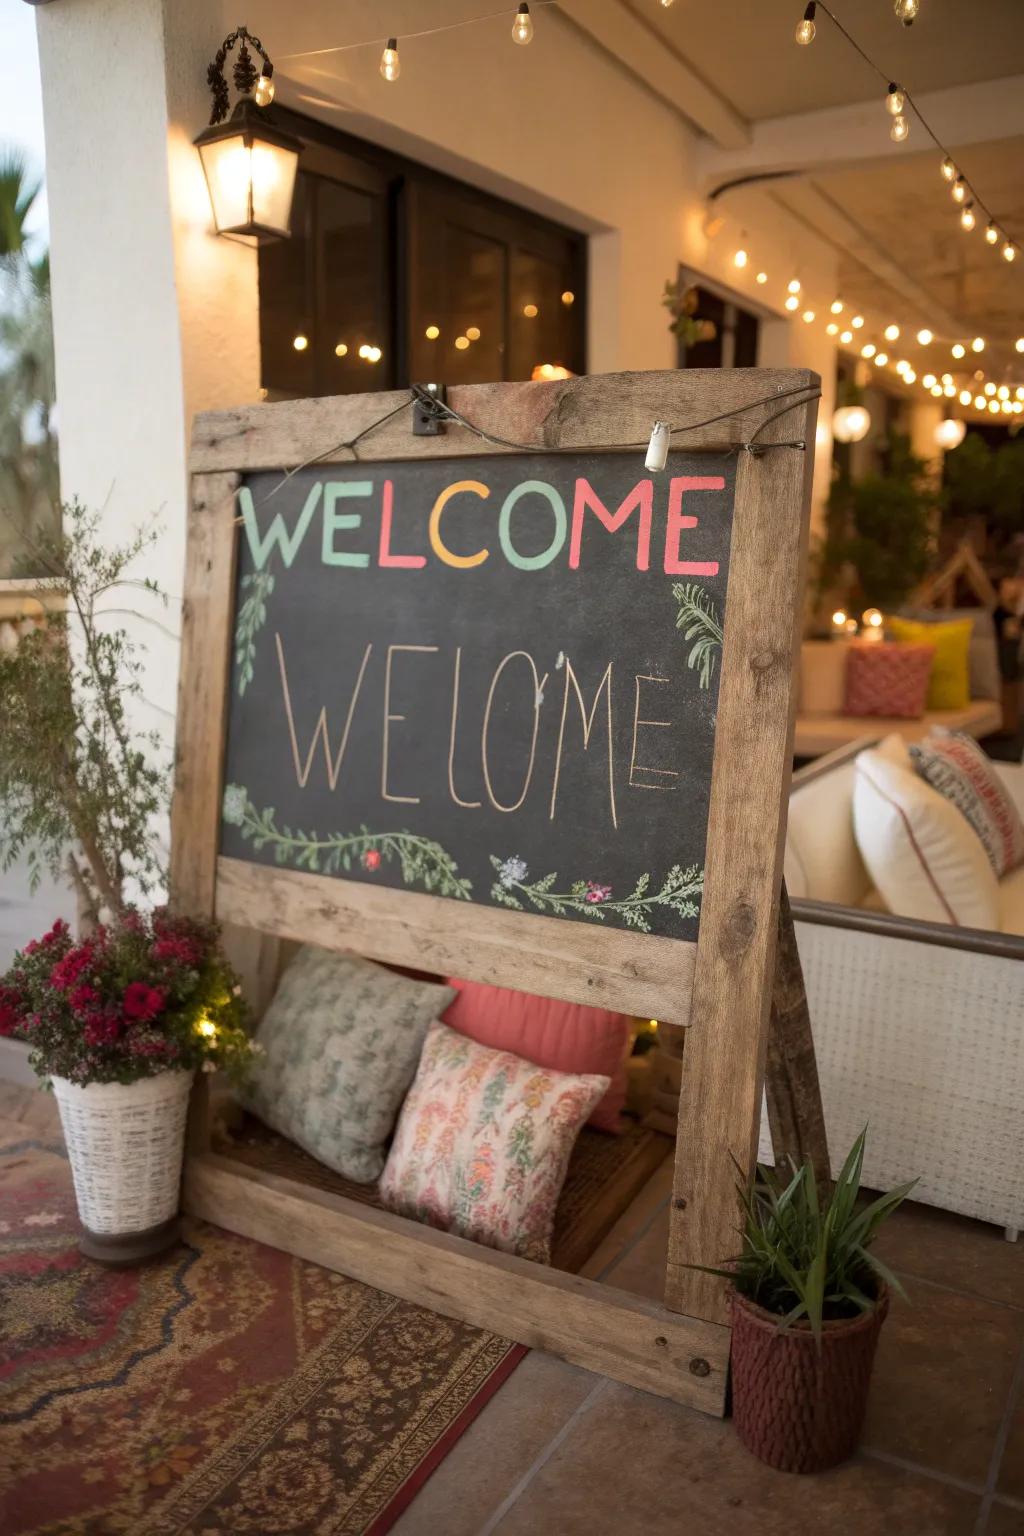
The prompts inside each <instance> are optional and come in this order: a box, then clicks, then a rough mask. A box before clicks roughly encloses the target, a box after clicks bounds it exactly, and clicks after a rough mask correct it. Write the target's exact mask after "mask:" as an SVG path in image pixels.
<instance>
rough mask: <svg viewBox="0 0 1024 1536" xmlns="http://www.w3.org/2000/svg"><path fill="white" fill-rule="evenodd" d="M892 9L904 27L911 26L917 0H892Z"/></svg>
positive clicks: (914, 17)
mask: <svg viewBox="0 0 1024 1536" xmlns="http://www.w3.org/2000/svg"><path fill="white" fill-rule="evenodd" d="M893 10H894V11H895V13H896V20H897V21H901V22H902V23H903V25H904V26H905V27H912V26H913V24H914V21H915V19H916V17H917V12H918V0H893Z"/></svg>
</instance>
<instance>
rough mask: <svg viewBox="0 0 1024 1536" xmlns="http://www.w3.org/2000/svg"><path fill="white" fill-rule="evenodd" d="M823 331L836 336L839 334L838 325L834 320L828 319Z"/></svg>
mask: <svg viewBox="0 0 1024 1536" xmlns="http://www.w3.org/2000/svg"><path fill="white" fill-rule="evenodd" d="M825 332H826V334H827V335H829V336H838V335H839V327H838V325H836V323H835V321H834V320H830V321H829V323H828V325H826V327H825Z"/></svg>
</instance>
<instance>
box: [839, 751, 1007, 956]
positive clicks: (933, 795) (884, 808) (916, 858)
mask: <svg viewBox="0 0 1024 1536" xmlns="http://www.w3.org/2000/svg"><path fill="white" fill-rule="evenodd" d="M883 745H884V744H883ZM854 768H855V775H854V787H853V830H854V835H855V836H856V839H857V847H858V848H859V849H860V856H861V858H862V859H863V860H864V863H865V864H866V866H867V869H868V873H869V875H870V876H871V879H872V882H873V883H874V885H875V886H876V887H877V889H878V890H879V892H880V893H881V895H882V898H883V900H884V901H885V904H886V906H887V907H888V908H889V911H890V912H897V913H899V914H900V915H901V916H903V917H916V918H920V919H922V920H923V921H925V922H933V923H954V924H957V925H959V926H963V927H966V928H987V929H995V930H998V928H999V886H998V883H997V881H996V877H995V875H994V874H993V872H992V866H991V864H990V863H989V861H988V855H987V854H986V852H985V849H984V847H983V846H982V843H981V839H980V838H979V837H978V836H977V835H976V834H975V833H974V832H973V831H972V830H971V828H970V827H969V826H968V824H967V822H966V820H965V819H964V817H963V816H962V815H961V814H960V812H959V811H958V810H957V809H956V807H955V806H953V805H950V803H949V801H948V800H944V799H943V797H942V796H941V795H940V794H939V793H938V791H937V790H934V789H932V787H931V785H930V784H926V783H925V782H924V780H923V779H920V778H919V777H918V776H917V774H916V773H914V772H913V770H912V769H911V768H910V767H903V766H901V764H899V763H898V762H895V761H893V757H892V754H891V753H890V752H888V751H886V750H878V749H873V750H870V751H867V752H861V753H859V754H858V756H857V759H856V762H855V764H854Z"/></svg>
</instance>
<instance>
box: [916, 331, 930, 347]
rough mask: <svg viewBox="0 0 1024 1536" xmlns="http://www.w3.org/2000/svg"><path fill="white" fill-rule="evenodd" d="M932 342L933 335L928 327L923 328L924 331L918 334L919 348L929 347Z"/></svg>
mask: <svg viewBox="0 0 1024 1536" xmlns="http://www.w3.org/2000/svg"><path fill="white" fill-rule="evenodd" d="M931 340H932V333H931V331H930V330H929V329H928V327H927V326H923V327H922V329H921V330H919V331H918V333H917V344H918V346H919V347H927V346H928V345H929V343H930V342H931Z"/></svg>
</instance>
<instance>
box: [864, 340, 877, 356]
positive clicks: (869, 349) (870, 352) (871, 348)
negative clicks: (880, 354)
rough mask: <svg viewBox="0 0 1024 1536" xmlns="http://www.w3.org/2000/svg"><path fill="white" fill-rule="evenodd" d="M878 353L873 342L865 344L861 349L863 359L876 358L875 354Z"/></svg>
mask: <svg viewBox="0 0 1024 1536" xmlns="http://www.w3.org/2000/svg"><path fill="white" fill-rule="evenodd" d="M877 351H878V348H877V347H876V346H875V344H874V342H873V341H868V342H865V343H864V345H863V346H862V347H861V349H860V355H861V357H874V355H875V353H876V352H877Z"/></svg>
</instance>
